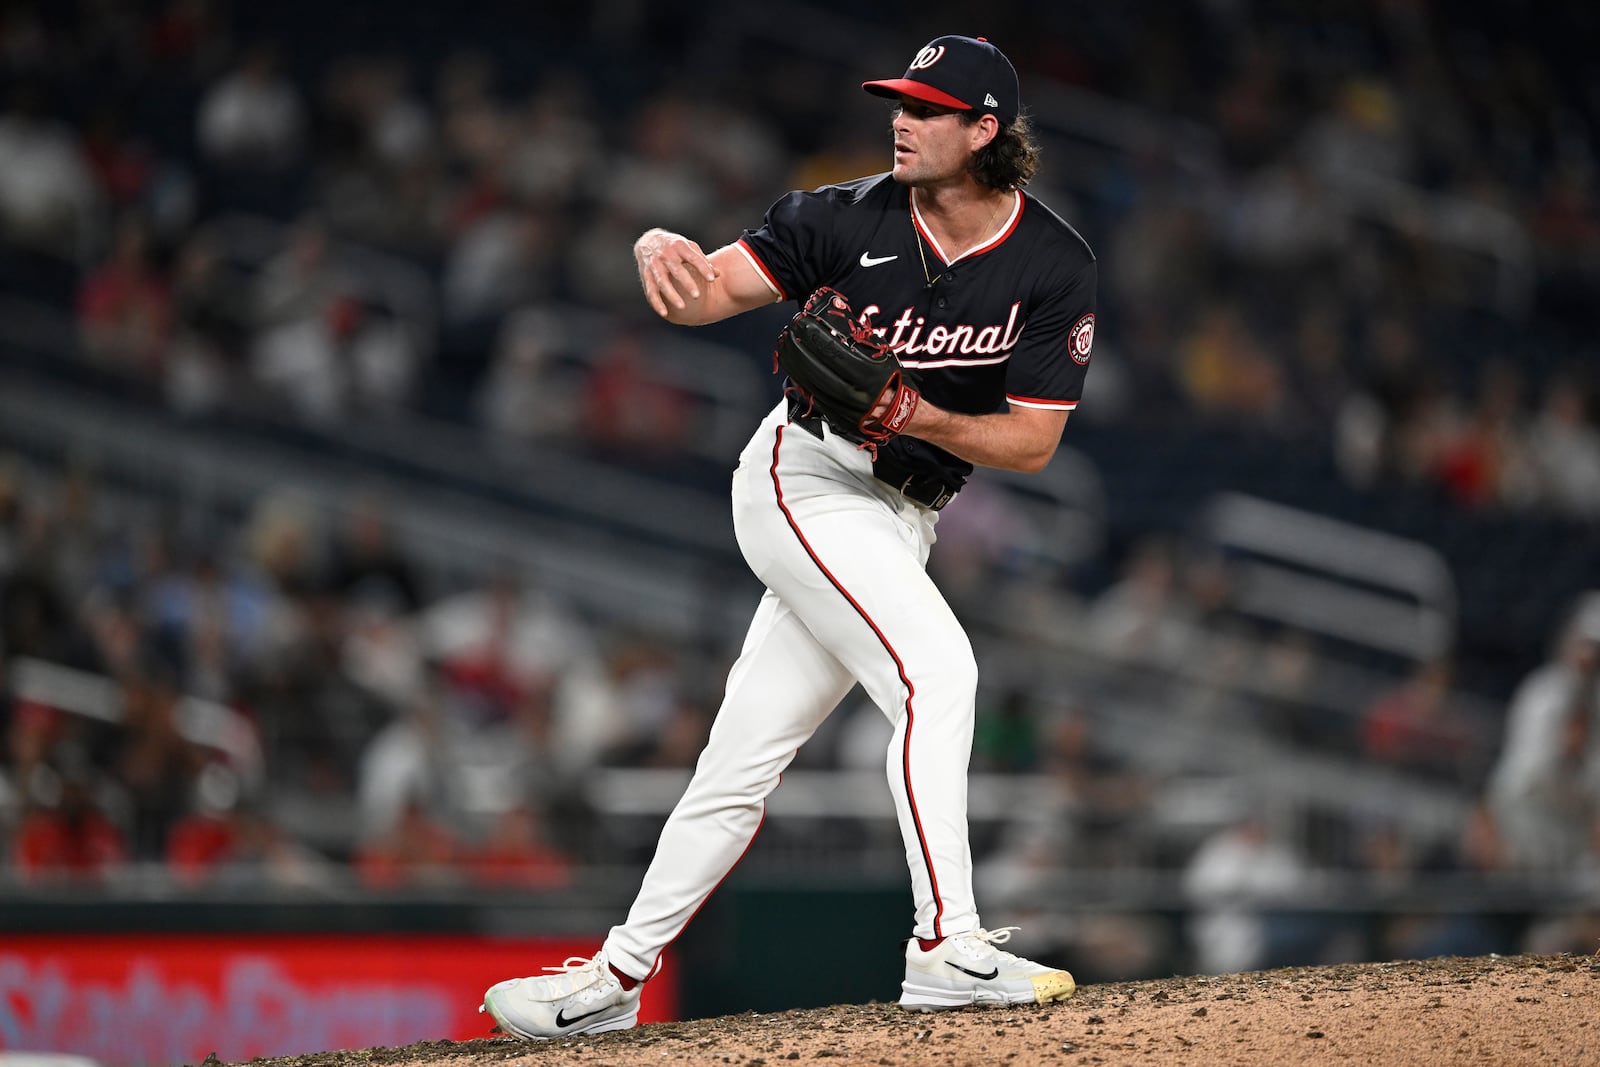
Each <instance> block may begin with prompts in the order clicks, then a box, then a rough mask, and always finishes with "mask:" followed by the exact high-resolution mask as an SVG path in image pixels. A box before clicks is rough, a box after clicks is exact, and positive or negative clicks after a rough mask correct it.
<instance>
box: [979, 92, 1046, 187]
mask: <svg viewBox="0 0 1600 1067" xmlns="http://www.w3.org/2000/svg"><path fill="white" fill-rule="evenodd" d="M982 117H983V115H982V114H981V113H979V112H975V111H963V112H961V121H962V122H963V123H964V124H965V125H968V126H971V125H972V124H974V123H975V122H977V121H978V120H979V119H980V118H982ZM1038 169H1039V146H1038V144H1037V143H1035V142H1034V139H1033V123H1031V122H1029V121H1028V116H1027V115H1018V116H1017V117H1016V118H1014V119H1012V120H1011V121H1010V122H1009V123H1008V124H1006V125H1004V126H1002V127H1000V132H999V133H997V134H995V135H994V140H992V141H990V142H989V143H988V144H986V145H984V146H983V147H982V148H980V149H978V151H977V152H976V153H975V154H974V155H973V157H972V166H971V170H972V176H973V177H974V178H976V179H977V180H978V183H979V184H980V185H986V186H988V187H989V188H991V189H998V190H1000V191H1001V192H1011V191H1012V190H1014V189H1020V188H1022V187H1023V186H1024V185H1027V184H1028V179H1029V178H1032V177H1033V175H1034V172H1035V171H1037V170H1038Z"/></svg>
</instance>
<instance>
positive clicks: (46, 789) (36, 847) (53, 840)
mask: <svg viewBox="0 0 1600 1067" xmlns="http://www.w3.org/2000/svg"><path fill="white" fill-rule="evenodd" d="M51 779H53V781H51ZM33 790H34V792H33V794H32V795H31V796H30V797H29V799H28V801H27V804H28V807H27V809H26V811H25V813H24V814H23V816H22V819H21V821H20V822H19V823H18V825H17V830H16V837H15V840H14V842H13V845H12V849H11V852H12V863H13V865H14V866H15V868H16V870H17V873H18V874H19V875H21V876H22V878H23V879H24V880H26V881H29V882H49V881H58V880H69V881H75V882H98V881H100V880H102V879H104V878H105V877H106V876H107V875H109V874H111V873H113V872H114V871H115V870H116V869H117V868H118V867H119V866H120V865H121V864H123V863H124V862H126V860H127V859H128V847H127V843H126V841H125V840H124V837H123V834H122V831H121V829H120V828H119V827H118V826H117V824H116V823H115V822H113V821H112V820H111V818H110V816H109V815H107V814H106V812H105V810H104V809H103V808H102V807H101V805H100V803H99V802H98V801H97V800H96V798H95V791H94V783H93V780H92V778H91V777H90V772H89V770H88V768H71V769H65V770H63V771H62V772H60V773H59V775H58V774H57V772H55V771H54V770H52V771H51V772H50V773H49V775H47V776H45V778H44V779H42V780H41V779H36V780H35V781H34V783H33Z"/></svg>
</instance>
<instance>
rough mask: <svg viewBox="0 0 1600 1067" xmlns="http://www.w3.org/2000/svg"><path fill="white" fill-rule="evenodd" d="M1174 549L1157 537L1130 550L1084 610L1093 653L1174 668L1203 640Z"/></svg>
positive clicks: (1194, 608) (1170, 544) (1166, 540)
mask: <svg viewBox="0 0 1600 1067" xmlns="http://www.w3.org/2000/svg"><path fill="white" fill-rule="evenodd" d="M1201 621H1202V620H1201V619H1200V617H1199V614H1198V610H1197V605H1196V604H1194V603H1193V602H1192V601H1191V599H1190V597H1189V596H1188V591H1187V590H1186V588H1185V584H1184V579H1183V574H1182V572H1181V569H1180V561H1179V557H1178V548H1177V546H1176V545H1174V544H1173V543H1172V542H1171V541H1170V540H1168V539H1166V538H1162V537H1152V538H1148V539H1146V540H1144V541H1142V542H1141V543H1139V544H1138V545H1136V546H1135V547H1134V549H1133V551H1132V554H1131V555H1130V557H1129V558H1128V560H1127V562H1126V563H1125V565H1124V566H1123V571H1122V576H1121V578H1119V579H1118V580H1117V581H1116V582H1115V583H1113V584H1112V585H1111V586H1110V587H1109V588H1107V589H1106V590H1105V591H1104V592H1102V593H1101V594H1100V595H1099V596H1097V597H1096V598H1095V599H1094V601H1093V602H1092V603H1091V604H1090V605H1089V613H1088V617H1087V619H1086V620H1085V629H1086V632H1087V635H1088V637H1089V639H1090V640H1091V641H1092V642H1093V643H1094V645H1095V647H1096V648H1099V649H1102V650H1103V651H1105V652H1109V653H1111V654H1112V655H1114V656H1116V657H1118V658H1119V659H1127V660H1134V661H1139V660H1145V661H1149V662H1154V663H1166V664H1177V663H1178V662H1180V661H1182V660H1183V659H1184V658H1185V657H1187V656H1189V655H1191V654H1192V653H1193V652H1194V651H1195V650H1196V648H1197V647H1198V644H1199V643H1200V642H1201V640H1202V639H1203V636H1204V635H1203V634H1202V633H1201V631H1200V624H1201Z"/></svg>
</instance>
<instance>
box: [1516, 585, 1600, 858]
mask: <svg viewBox="0 0 1600 1067" xmlns="http://www.w3.org/2000/svg"><path fill="white" fill-rule="evenodd" d="M1488 799H1489V804H1490V806H1491V807H1492V809H1493V811H1494V812H1495V815H1496V817H1497V818H1498V820H1499V821H1500V823H1501V824H1502V825H1503V826H1504V827H1505V831H1506V840H1507V843H1508V847H1509V849H1510V852H1511V858H1512V861H1513V863H1514V864H1515V865H1516V866H1518V867H1520V868H1523V869H1530V870H1540V871H1558V870H1564V869H1569V868H1571V867H1572V866H1573V865H1575V864H1576V863H1578V862H1579V859H1580V857H1581V856H1583V855H1584V851H1585V845H1586V844H1587V842H1588V840H1589V833H1590V829H1591V826H1592V825H1593V822H1594V820H1595V818H1596V816H1597V814H1600V592H1588V593H1585V594H1584V595H1583V596H1581V597H1580V598H1578V600H1577V601H1576V602H1575V604H1574V605H1573V607H1572V609H1571V612H1570V614H1569V617H1568V620H1567V622H1566V624H1565V625H1564V626H1563V627H1562V628H1561V631H1560V632H1559V634H1558V636H1557V639H1556V647H1555V650H1554V653H1553V655H1552V657H1551V658H1550V660H1549V661H1548V662H1546V663H1545V664H1543V665H1542V666H1540V667H1539V668H1538V669H1537V670H1535V671H1534V672H1533V673H1532V674H1530V675H1528V677H1527V678H1526V679H1524V680H1523V682H1522V684H1521V685H1519V686H1518V687H1517V690H1516V693H1515V694H1514V695H1513V696H1512V698H1511V706H1510V708H1509V709H1508V710H1507V712H1506V720H1505V735H1504V741H1503V743H1502V745H1501V748H1500V755H1499V759H1498V761H1497V762H1496V764H1495V766H1494V770H1493V772H1492V773H1491V775H1490V778H1489V785H1488Z"/></svg>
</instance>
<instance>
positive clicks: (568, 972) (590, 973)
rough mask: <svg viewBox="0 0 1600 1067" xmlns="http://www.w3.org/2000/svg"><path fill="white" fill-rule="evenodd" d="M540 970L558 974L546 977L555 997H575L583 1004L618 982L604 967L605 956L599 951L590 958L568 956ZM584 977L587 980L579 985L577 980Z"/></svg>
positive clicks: (606, 991) (607, 991) (604, 992)
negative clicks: (556, 963)
mask: <svg viewBox="0 0 1600 1067" xmlns="http://www.w3.org/2000/svg"><path fill="white" fill-rule="evenodd" d="M542 970H546V971H549V972H551V973H552V975H555V976H559V977H553V978H551V979H548V981H550V982H551V983H552V985H551V986H550V987H548V988H549V989H550V992H551V993H552V994H554V995H555V996H557V997H560V996H571V997H575V998H576V999H577V1000H578V1002H579V1003H583V1004H588V1003H591V1002H592V1001H594V1000H595V999H596V998H597V997H599V996H601V995H602V994H607V993H609V992H610V989H609V988H608V986H609V984H612V983H616V984H620V983H617V980H616V978H615V977H614V976H613V975H612V974H611V972H610V971H609V970H607V969H606V965H605V957H604V955H603V954H600V953H596V954H595V956H594V957H593V958H592V959H584V958H583V957H582V956H568V957H567V961H566V962H565V963H563V964H561V966H559V967H544V968H542ZM584 978H588V981H586V982H583V984H582V985H581V986H580V985H579V982H580V981H582V980H583V979H584Z"/></svg>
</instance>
